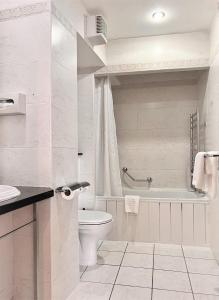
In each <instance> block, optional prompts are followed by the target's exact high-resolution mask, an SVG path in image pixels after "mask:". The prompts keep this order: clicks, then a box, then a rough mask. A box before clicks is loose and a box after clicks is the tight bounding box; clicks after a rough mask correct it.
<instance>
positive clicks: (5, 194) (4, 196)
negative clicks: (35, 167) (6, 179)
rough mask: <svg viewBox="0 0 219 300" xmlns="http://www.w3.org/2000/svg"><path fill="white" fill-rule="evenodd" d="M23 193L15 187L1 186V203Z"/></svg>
mask: <svg viewBox="0 0 219 300" xmlns="http://www.w3.org/2000/svg"><path fill="white" fill-rule="evenodd" d="M20 194H21V192H20V191H19V190H18V189H17V188H16V187H14V186H9V185H0V202H1V201H5V200H9V199H12V198H15V197H17V196H19V195H20Z"/></svg>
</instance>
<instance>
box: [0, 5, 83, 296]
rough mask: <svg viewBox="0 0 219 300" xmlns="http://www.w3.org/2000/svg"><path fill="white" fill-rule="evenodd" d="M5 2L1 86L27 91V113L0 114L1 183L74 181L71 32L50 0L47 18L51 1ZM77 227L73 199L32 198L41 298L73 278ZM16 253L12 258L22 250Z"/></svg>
mask: <svg viewBox="0 0 219 300" xmlns="http://www.w3.org/2000/svg"><path fill="white" fill-rule="evenodd" d="M6 4H7V6H5V8H9V7H11V9H10V10H6V11H1V16H0V18H1V22H0V27H1V33H0V45H1V56H0V82H1V83H0V91H1V93H2V95H4V96H6V95H7V94H8V93H9V92H15V93H18V92H21V93H24V94H26V95H27V113H26V115H24V116H4V117H2V116H1V118H0V136H1V138H0V164H1V172H0V183H1V184H9V185H33V186H51V187H54V188H55V187H57V186H61V185H65V184H68V183H72V182H74V181H77V179H78V178H77V176H78V172H77V171H78V170H77V165H78V155H77V153H78V140H77V139H78V138H77V123H78V121H77V41H76V31H75V30H74V29H72V26H71V25H70V24H69V23H66V22H67V21H66V17H63V15H62V14H61V13H60V12H58V10H57V9H56V8H55V7H54V6H53V10H54V11H53V13H54V14H53V17H51V9H50V3H49V2H42V3H34V4H33V3H31V5H27V6H26V4H30V2H28V1H20V2H17V1H16V2H15V1H8V2H7V3H6ZM17 5H21V6H20V7H18V8H17ZM23 5H25V6H23ZM15 6H16V8H14V7H15ZM1 8H3V7H2V4H1ZM51 30H52V47H51ZM5 222H8V218H6V219H5ZM77 226H78V224H77V199H75V201H73V202H71V201H69V202H67V201H63V200H62V199H61V198H60V196H57V195H56V196H55V197H54V198H53V199H51V200H47V201H43V202H41V203H39V204H38V205H37V231H38V246H37V258H38V262H37V264H38V265H37V273H38V274H37V275H38V287H37V288H38V297H39V299H42V300H44V299H45V300H49V299H53V300H55V299H58V300H61V299H63V300H64V299H66V298H67V297H68V296H69V295H70V294H71V292H72V290H73V289H74V287H75V285H76V284H77V283H78V281H79V257H78V256H79V255H78V251H79V249H78V227H77ZM30 238H31V237H30ZM25 242H26V243H29V242H30V239H29V237H28V239H26V241H24V240H22V245H23V244H24V243H25ZM30 246H31V245H30ZM32 246H33V245H32ZM16 247H17V249H18V248H19V244H17V242H16ZM18 250H19V249H18ZM24 253H25V252H24ZM18 255H19V256H15V257H14V261H16V260H17V257H18V258H19V259H20V250H19V251H18ZM21 261H22V262H23V261H24V259H23V258H22V260H21ZM19 268H20V266H19ZM19 268H18V269H19ZM20 270H21V272H24V273H25V268H24V269H21V268H20ZM32 271H33V265H32ZM27 272H28V270H27ZM21 275H22V273H21ZM27 275H28V273H27ZM18 278H19V277H18ZM30 280H31V277H30ZM26 291H28V289H26ZM18 292H19V291H18ZM14 296H15V294H14ZM21 296H22V294H21ZM31 297H32V296H31V295H29V296H28V297H26V298H28V299H32V298H31ZM5 299H6V298H5ZM16 299H19V297H18V298H17V297H16ZM22 299H24V298H22Z"/></svg>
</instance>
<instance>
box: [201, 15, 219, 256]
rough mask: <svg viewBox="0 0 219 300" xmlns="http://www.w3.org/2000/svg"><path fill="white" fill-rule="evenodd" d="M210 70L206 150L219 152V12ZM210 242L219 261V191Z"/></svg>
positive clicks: (213, 208) (213, 203) (213, 205)
mask: <svg viewBox="0 0 219 300" xmlns="http://www.w3.org/2000/svg"><path fill="white" fill-rule="evenodd" d="M210 62H211V66H210V70H209V75H208V79H207V89H206V94H205V99H204V106H203V111H204V113H205V115H206V150H208V151H211V150H217V151H218V150H219V135H218V130H219V101H218V99H219V85H218V82H219V12H217V15H216V17H215V19H214V22H213V24H212V30H211V57H210ZM210 203H211V205H210V234H211V235H210V242H211V247H212V250H213V252H214V254H215V256H216V258H217V260H218V261H219V235H218V228H219V217H218V216H219V213H218V212H219V191H218V193H217V196H216V198H215V199H213V200H211V201H210Z"/></svg>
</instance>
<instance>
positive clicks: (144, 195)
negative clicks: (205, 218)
mask: <svg viewBox="0 0 219 300" xmlns="http://www.w3.org/2000/svg"><path fill="white" fill-rule="evenodd" d="M123 194H124V196H125V195H138V196H140V197H141V199H142V200H148V201H156V200H157V201H170V202H172V201H173V202H177V201H178V202H182V201H183V202H193V201H195V202H199V201H201V203H203V202H204V201H205V202H208V198H207V197H206V195H204V194H200V193H196V192H193V191H188V190H185V189H158V188H152V189H148V190H146V189H131V188H123Z"/></svg>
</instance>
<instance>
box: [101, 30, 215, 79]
mask: <svg viewBox="0 0 219 300" xmlns="http://www.w3.org/2000/svg"><path fill="white" fill-rule="evenodd" d="M106 50H107V51H106V55H107V67H106V68H103V69H101V70H100V71H99V72H98V73H100V74H101V73H103V74H104V73H107V72H108V73H128V72H142V71H152V70H170V69H186V68H190V69H192V68H206V67H207V66H208V65H209V34H208V32H196V33H185V34H171V35H162V36H151V37H139V38H129V39H116V40H111V41H109V43H108V44H107V49H106Z"/></svg>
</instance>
